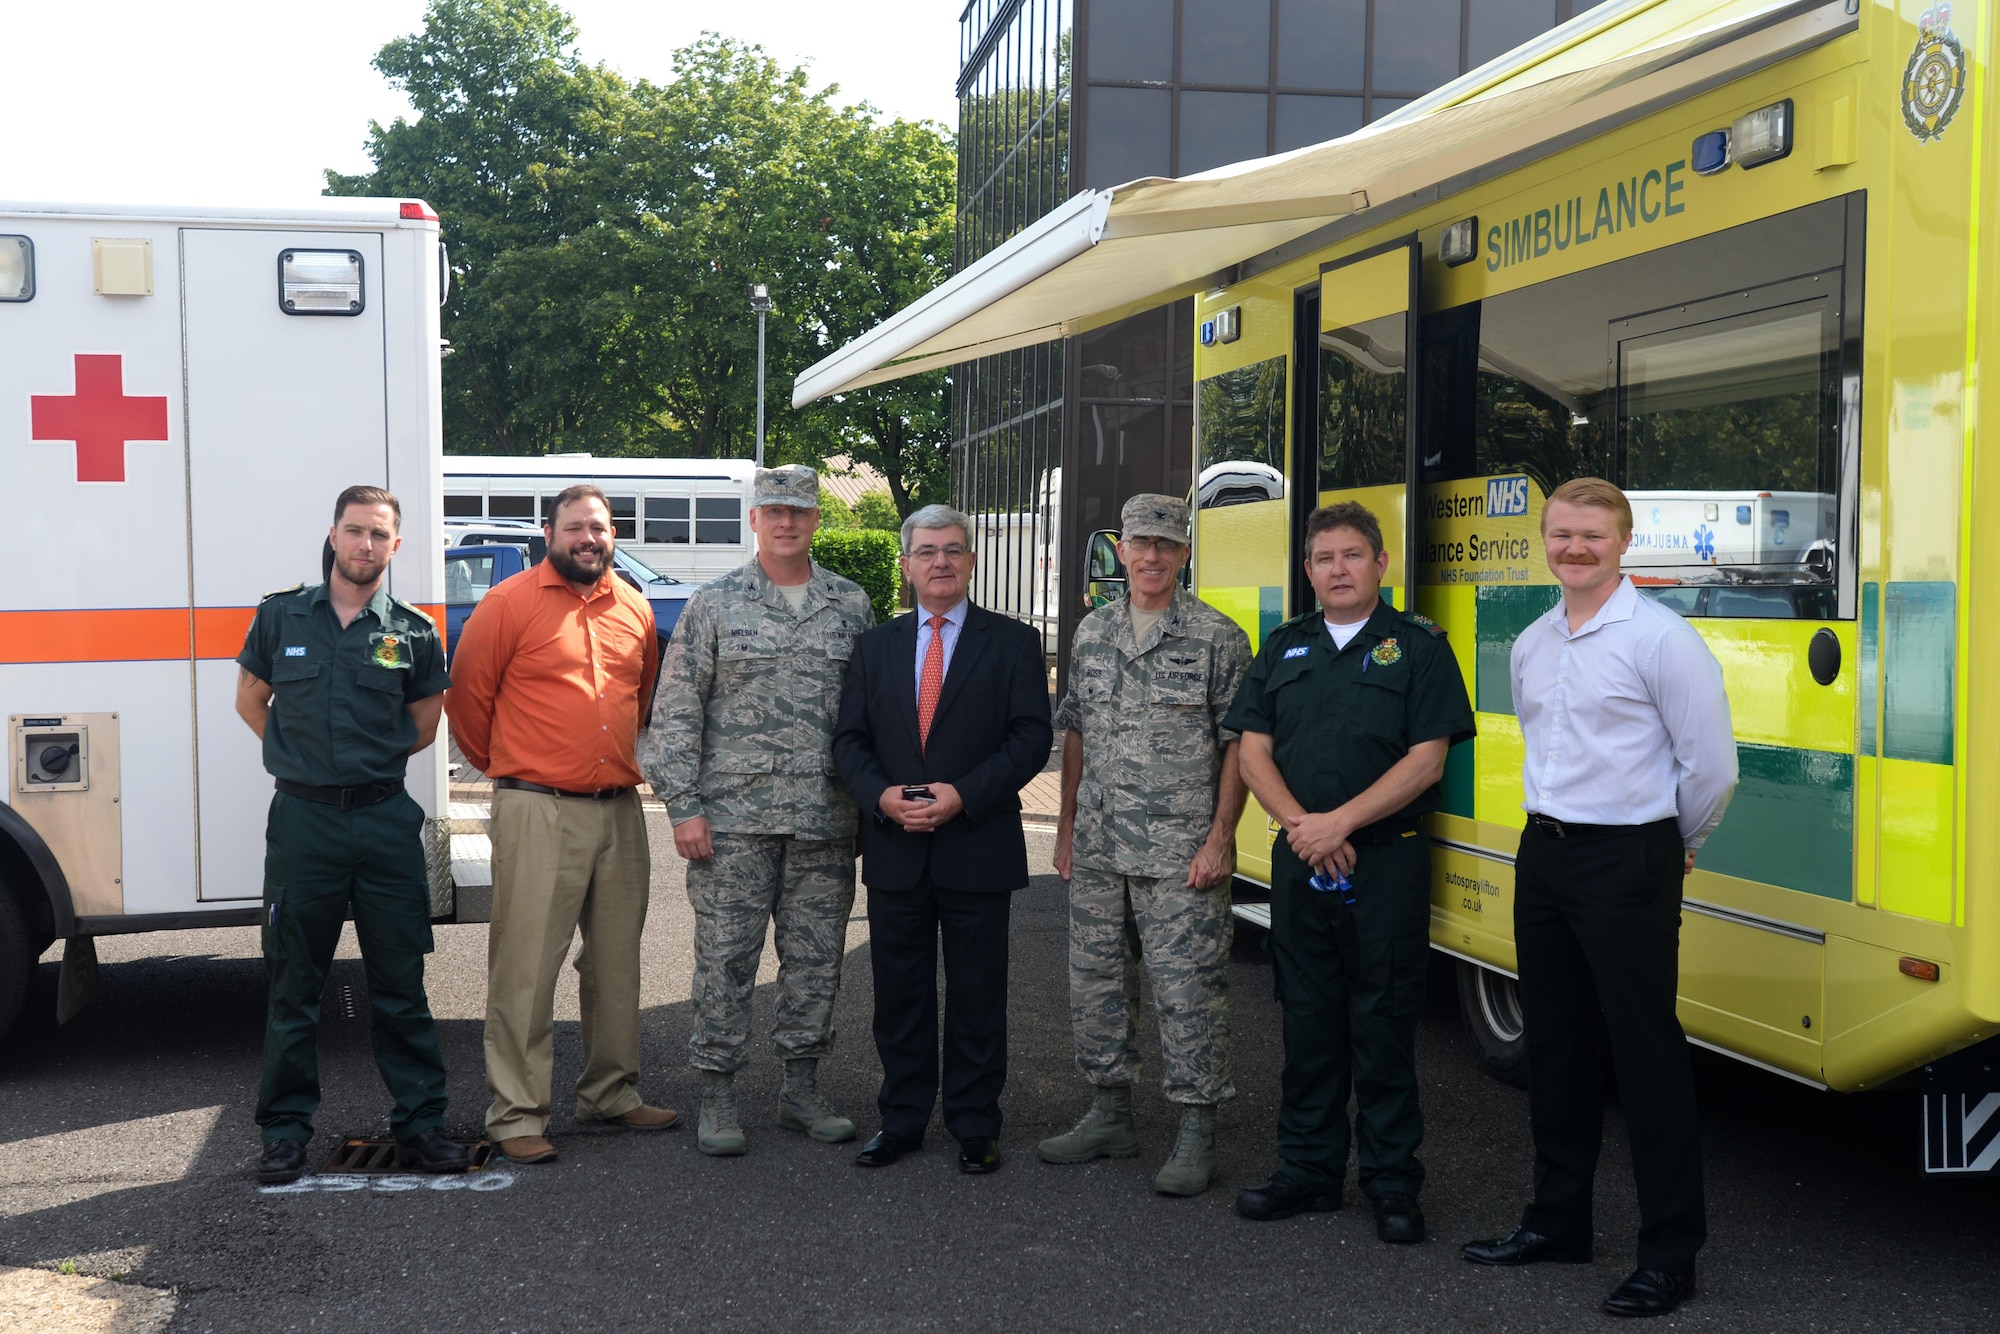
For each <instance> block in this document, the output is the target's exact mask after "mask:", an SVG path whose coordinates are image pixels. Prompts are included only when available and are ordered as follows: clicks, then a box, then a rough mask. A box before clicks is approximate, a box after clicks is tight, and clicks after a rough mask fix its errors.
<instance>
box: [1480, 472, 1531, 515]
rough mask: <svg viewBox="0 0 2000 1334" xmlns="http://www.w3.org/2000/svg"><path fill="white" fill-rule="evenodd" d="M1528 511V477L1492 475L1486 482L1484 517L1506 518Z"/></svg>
mask: <svg viewBox="0 0 2000 1334" xmlns="http://www.w3.org/2000/svg"><path fill="white" fill-rule="evenodd" d="M1527 512H1528V479H1527V478H1525V477H1494V478H1491V479H1489V480H1488V481H1487V483H1486V517H1487V518H1489V519H1506V518H1512V517H1514V516H1516V515H1521V514H1526V513H1527Z"/></svg>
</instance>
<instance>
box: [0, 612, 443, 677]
mask: <svg viewBox="0 0 2000 1334" xmlns="http://www.w3.org/2000/svg"><path fill="white" fill-rule="evenodd" d="M418 610H420V611H422V612H423V613H424V615H426V616H428V617H430V619H431V624H433V625H435V626H436V627H437V629H438V636H439V638H440V639H442V638H443V636H444V623H445V622H444V608H443V607H442V606H434V605H425V606H420V607H419V608H418ZM256 615H257V609H256V608H255V607H195V608H193V609H189V608H187V607H116V608H110V609H105V610H96V611H0V663H30V662H172V661H176V660H178V661H183V662H184V661H187V660H188V659H189V658H190V657H193V658H199V659H202V660H204V661H213V660H217V659H221V660H225V661H226V660H231V659H234V658H235V657H236V655H237V654H238V653H240V652H242V651H243V637H244V636H245V635H247V634H249V633H250V622H251V621H252V620H253V619H254V618H255V617H256Z"/></svg>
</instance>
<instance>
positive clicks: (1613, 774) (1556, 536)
mask: <svg viewBox="0 0 2000 1334" xmlns="http://www.w3.org/2000/svg"><path fill="white" fill-rule="evenodd" d="M1631 543H1632V506H1631V503H1630V502H1629V501H1627V500H1626V498H1625V494H1624V493H1623V492H1622V491H1620V490H1619V489H1618V488H1617V487H1615V486H1613V485H1612V484H1611V483H1609V482H1606V481H1601V480H1599V479H1597V478H1594V477H1580V478H1577V479H1576V480H1574V481H1569V482H1564V483H1563V484H1562V485H1561V486H1559V487H1557V488H1556V489H1555V492H1554V493H1553V494H1552V495H1550V496H1549V499H1548V503H1547V504H1546V505H1545V506H1544V507H1543V508H1542V545H1543V547H1544V549H1545V551H1546V554H1547V557H1548V562H1549V570H1550V572H1551V573H1553V574H1554V575H1555V577H1556V580H1557V582H1558V583H1560V584H1561V585H1562V600H1561V601H1560V602H1558V603H1557V604H1556V605H1555V606H1554V607H1553V608H1551V609H1550V610H1549V612H1548V613H1547V614H1546V615H1544V616H1542V617H1540V618H1539V619H1537V620H1535V621H1534V622H1532V623H1531V624H1530V625H1529V626H1528V628H1527V629H1526V630H1523V631H1522V632H1521V637H1520V638H1519V639H1517V640H1515V641H1514V650H1513V662H1512V676H1513V685H1514V706H1515V709H1516V710H1517V711H1518V713H1519V715H1520V719H1521V737H1522V741H1523V743H1524V749H1525V752H1526V758H1525V760H1524V761H1523V764H1522V787H1523V794H1524V796H1525V798H1526V800H1525V801H1524V803H1523V804H1524V805H1525V807H1526V808H1527V812H1528V820H1527V827H1526V828H1525V829H1523V830H1522V831H1521V847H1520V852H1519V854H1518V856H1517V857H1516V859H1515V863H1514V944H1515V948H1516V951H1517V953H1518V955H1519V961H1520V977H1521V983H1520V985H1521V1015H1522V1019H1523V1021H1524V1025H1525V1035H1526V1038H1527V1044H1528V1123H1529V1127H1530V1129H1531V1130H1532V1131H1533V1132H1534V1140H1535V1185H1534V1201H1533V1203H1531V1204H1530V1205H1529V1206H1528V1208H1527V1212H1525V1213H1524V1214H1523V1215H1522V1216H1521V1224H1520V1226H1519V1227H1517V1228H1515V1229H1514V1231H1513V1232H1511V1233H1510V1234H1508V1235H1507V1236H1505V1237H1501V1238H1498V1239H1496V1240H1492V1241H1474V1242H1468V1243H1467V1244H1466V1246H1465V1248H1464V1255H1465V1258H1466V1259H1468V1260H1471V1261H1473V1262H1474V1263H1475V1264H1487V1265H1524V1264H1533V1263H1535V1262H1536V1261H1539V1260H1558V1261H1565V1262H1568V1263H1572V1264H1583V1263H1588V1261H1589V1260H1590V1253H1591V1212H1590V1204H1591V1184H1592V1178H1593V1177H1594V1176H1595V1174H1596V1171H1597V1153H1598V1147H1599V1143H1600V1141H1601V1140H1602V1139H1603V1134H1604V1092H1603V1081H1602V1076H1601V1074H1600V1071H1599V1068H1598V1051H1597V1040H1598V1039H1597V1023H1596V1018H1597V1015H1598V1014H1599V1013H1602V1014H1603V1016H1604V1028H1605V1031H1606V1033H1607V1034H1608V1036H1609V1038H1610V1044H1609V1045H1610V1050H1611V1059H1612V1063H1613V1065H1614V1067H1615V1068H1616V1071H1617V1076H1618V1094H1619V1102H1620V1103H1621V1104H1623V1106H1624V1108H1625V1118H1626V1121H1627V1122H1628V1124H1629V1126H1630V1129H1631V1135H1632V1174H1633V1176H1634V1177H1636V1178H1637V1180H1638V1186H1639V1264H1638V1268H1637V1270H1636V1271H1634V1273H1633V1274H1632V1276H1631V1277H1630V1278H1627V1279H1626V1280H1625V1281H1624V1282H1623V1283H1621V1284H1619V1285H1618V1287H1617V1288H1615V1289H1613V1290H1612V1292H1611V1295H1610V1296H1608V1297H1606V1298H1605V1299H1604V1309H1605V1311H1606V1312H1608V1313H1609V1314H1611V1315H1621V1316H1652V1315H1665V1314H1666V1313H1667V1312H1669V1311H1671V1310H1673V1309H1674V1308H1675V1307H1676V1306H1678V1305H1679V1304H1680V1303H1681V1302H1683V1301H1685V1300H1686V1299H1687V1298H1688V1297H1690V1296H1692V1295H1693V1293H1694V1257H1695V1252H1697V1251H1699V1250H1700V1249H1701V1245H1702V1242H1703V1241H1704V1240H1705V1239H1706V1238H1707V1236H1708V1225H1707V1221H1706V1217H1705V1210H1704V1206H1703V1202H1702V1190H1701V1141H1700V1136H1699V1132H1698V1130H1697V1127H1696V1124H1695V1098H1694V1074H1693V1070H1692V1067H1691V1065H1690V1062H1689V1059H1688V1046H1687V1038H1686V1035H1685V1034H1683V1033H1682V1032H1681V1025H1680V1020H1679V1019H1678V1018H1676V1017H1675V1014H1674V995H1675V993H1676V992H1677V991H1678V990H1679V981H1680V925H1681V881H1682V878H1683V877H1685V876H1686V875H1687V873H1688V872H1690V871H1692V870H1693V869H1694V859H1695V852H1696V850H1697V849H1699V848H1700V847H1701V845H1702V843H1703V841H1704V840H1706V839H1707V838H1708V836H1709V835H1710V834H1711V833H1713V832H1714V830H1715V827H1716V826H1717V825H1718V824H1720V823H1721V822H1722V812H1723V808H1724V807H1725V806H1727V805H1728V803H1729V797H1730V793H1731V792H1733V791H1734V790H1735V787H1736V739H1735V735H1734V733H1733V732H1732V731H1731V729H1730V723H1729V696H1728V695H1727V694H1725V693H1724V691H1723V685H1722V669H1721V667H1719V666H1718V665H1717V664H1716V661H1715V657H1714V655H1713V654H1711V653H1710V652H1709V651H1708V645H1707V644H1705V643H1703V642H1702V638H1701V636H1700V635H1699V634H1696V633H1695V631H1694V628H1693V627H1692V626H1690V625H1689V624H1688V623H1687V622H1686V621H1684V620H1682V619H1681V618H1680V617H1679V616H1678V615H1676V614H1675V613H1674V612H1673V611H1671V610H1669V609H1668V608H1666V607H1663V606H1661V605H1660V604H1659V603H1657V602H1654V601H1653V600H1652V599H1650V598H1646V597H1641V596H1640V595H1639V590H1638V589H1637V588H1636V587H1634V586H1633V583H1632V581H1631V580H1630V579H1628V578H1626V577H1625V576H1623V575H1622V574H1621V573H1620V572H1619V569H1618V562H1619V558H1620V557H1621V556H1622V555H1623V554H1624V553H1625V549H1626V548H1627V547H1629V546H1630V545H1631Z"/></svg>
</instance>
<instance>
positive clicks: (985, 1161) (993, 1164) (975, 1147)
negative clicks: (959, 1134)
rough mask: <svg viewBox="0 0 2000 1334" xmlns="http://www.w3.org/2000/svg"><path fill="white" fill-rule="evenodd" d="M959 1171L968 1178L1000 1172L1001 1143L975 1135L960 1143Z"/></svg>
mask: <svg viewBox="0 0 2000 1334" xmlns="http://www.w3.org/2000/svg"><path fill="white" fill-rule="evenodd" d="M958 1170H959V1171H961V1172H963V1173H965V1174H966V1175H967V1176H974V1177H976V1176H984V1175H985V1174H986V1173H988V1172H997V1171H999V1170H1000V1141H999V1140H997V1139H991V1138H988V1137H987V1136H985V1135H974V1136H973V1137H972V1138H970V1139H962V1140H960V1141H959V1142H958Z"/></svg>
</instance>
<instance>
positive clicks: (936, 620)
mask: <svg viewBox="0 0 2000 1334" xmlns="http://www.w3.org/2000/svg"><path fill="white" fill-rule="evenodd" d="M943 693H944V617H942V616H933V617H931V642H930V645H929V646H928V647H927V648H925V649H924V674H923V676H922V678H921V679H920V680H919V681H918V682H917V748H918V749H919V750H921V749H923V747H924V745H925V744H926V743H927V742H928V741H929V740H930V738H931V717H932V715H934V714H935V713H936V712H937V706H938V696H939V695H942V694H943Z"/></svg>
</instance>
